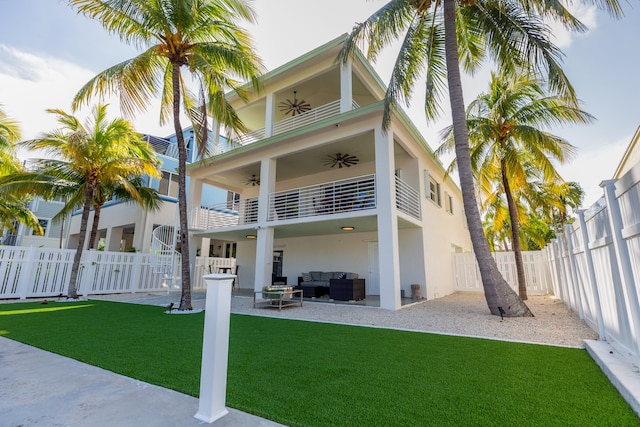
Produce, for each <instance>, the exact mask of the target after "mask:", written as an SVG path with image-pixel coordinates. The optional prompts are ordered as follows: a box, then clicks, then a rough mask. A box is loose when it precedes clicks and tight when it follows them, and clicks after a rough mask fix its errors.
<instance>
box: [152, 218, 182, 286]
mask: <svg viewBox="0 0 640 427" xmlns="http://www.w3.org/2000/svg"><path fill="white" fill-rule="evenodd" d="M177 231H178V230H177V228H176V227H174V226H172V225H161V226H159V227H157V228H156V229H155V230H153V233H152V237H151V266H152V267H153V272H154V273H162V274H164V275H165V276H167V277H170V278H173V270H174V268H173V267H174V265H175V258H176V256H178V255H179V253H178V252H177V251H176V241H177V238H178V233H177Z"/></svg>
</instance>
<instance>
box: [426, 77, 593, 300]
mask: <svg viewBox="0 0 640 427" xmlns="http://www.w3.org/2000/svg"><path fill="white" fill-rule="evenodd" d="M592 119H593V117H592V116H591V115H589V114H588V113H586V112H584V111H582V110H581V109H579V108H577V107H575V106H574V104H573V102H569V101H568V100H567V99H565V98H563V97H560V96H556V95H551V96H545V90H544V88H543V86H542V84H541V82H540V81H539V79H538V78H537V77H535V76H534V75H532V74H528V73H522V74H516V75H514V74H512V73H509V74H500V75H497V74H495V73H492V74H491V81H490V84H489V91H488V92H486V93H484V94H481V95H480V96H478V97H477V98H476V99H475V100H474V101H473V102H471V104H470V105H469V107H468V108H467V126H468V129H469V143H470V149H471V151H470V154H471V168H472V171H473V173H474V176H475V177H476V180H477V183H478V187H479V189H480V195H481V197H484V198H485V200H487V201H488V202H489V203H491V204H495V203H496V200H499V199H501V198H502V197H504V199H505V201H504V202H505V203H506V206H507V208H508V212H509V221H508V224H509V227H510V230H511V248H512V250H513V252H514V256H515V261H516V270H517V273H518V291H519V294H520V298H522V299H523V300H526V299H527V287H526V280H525V273H524V264H523V261H522V244H521V241H520V227H519V224H520V223H521V222H523V221H526V209H523V208H522V205H521V203H520V199H521V198H523V197H525V196H526V195H527V193H528V192H529V191H528V187H529V184H530V182H531V176H532V175H533V176H536V177H538V178H539V180H540V181H542V182H545V183H557V182H562V178H561V177H560V175H559V173H558V172H557V170H556V168H555V166H554V163H553V161H557V162H559V163H564V162H565V161H567V160H569V159H570V158H571V156H572V155H573V154H574V152H575V147H573V146H572V145H571V144H569V143H568V142H567V141H566V140H564V139H562V138H561V137H559V136H556V135H553V134H551V133H549V132H547V131H545V130H544V129H549V128H551V127H552V126H555V125H560V124H567V123H589V122H590V121H591V120H592ZM447 132H448V133H447ZM452 134H453V128H451V127H450V128H448V129H447V130H445V138H448V141H445V142H444V143H443V145H441V146H440V149H439V150H438V151H437V152H439V153H441V152H446V151H450V150H453V148H454V145H455V142H454V141H453V135H452ZM519 205H520V206H519ZM503 206H504V203H503Z"/></svg>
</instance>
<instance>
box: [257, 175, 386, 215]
mask: <svg viewBox="0 0 640 427" xmlns="http://www.w3.org/2000/svg"><path fill="white" fill-rule="evenodd" d="M375 207H376V180H375V175H363V176H358V177H355V178H348V179H342V180H339V181H331V182H323V183H321V184H314V185H309V186H306V187H300V188H294V189H291V190H285V191H278V192H275V193H271V194H270V195H269V217H268V220H269V221H276V220H286V219H293V218H304V217H310V216H317V215H332V214H338V213H345V212H353V211H361V210H365V209H375Z"/></svg>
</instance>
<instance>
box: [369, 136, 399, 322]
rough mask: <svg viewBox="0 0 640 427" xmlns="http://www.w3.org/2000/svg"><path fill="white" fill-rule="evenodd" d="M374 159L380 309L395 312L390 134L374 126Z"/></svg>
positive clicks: (396, 284) (396, 291) (394, 215)
mask: <svg viewBox="0 0 640 427" xmlns="http://www.w3.org/2000/svg"><path fill="white" fill-rule="evenodd" d="M374 138H375V155H376V162H375V165H376V199H377V203H376V206H377V211H378V257H379V258H378V259H379V262H378V264H379V269H380V274H379V282H380V307H381V308H384V309H387V310H397V309H399V308H400V307H401V301H400V271H399V270H398V268H399V265H400V255H399V250H398V215H397V213H396V206H395V200H396V187H395V174H394V171H395V169H394V168H395V166H394V156H393V152H394V150H393V134H392V133H391V132H390V131H389V132H383V131H382V127H381V126H377V127H376V130H375V134H374Z"/></svg>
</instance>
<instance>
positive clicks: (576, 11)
mask: <svg viewBox="0 0 640 427" xmlns="http://www.w3.org/2000/svg"><path fill="white" fill-rule="evenodd" d="M567 8H568V9H569V11H570V12H571V13H572V14H573V16H575V17H576V18H578V20H580V22H582V23H583V24H584V25H585V26H586V27H587V31H585V32H583V33H578V32H575V31H569V30H567V29H566V28H565V27H564V26H563V25H562V24H561V23H560V22H557V21H553V22H550V23H549V27H550V28H551V40H552V41H553V42H554V43H555V45H556V46H558V47H559V48H560V49H567V48H569V47H571V44H572V43H573V40H574V39H575V38H580V37H586V36H588V35H589V33H590V32H591V31H593V30H595V29H596V28H597V27H598V22H597V8H596V6H585V5H583V4H580V3H576V4H572V5H569V6H568V7H567Z"/></svg>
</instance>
